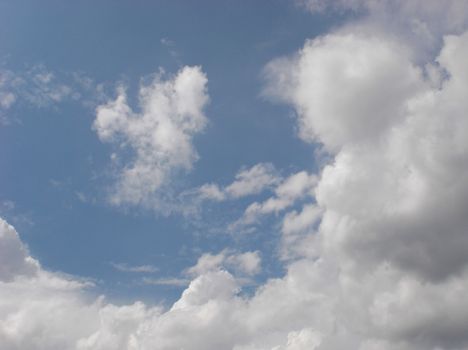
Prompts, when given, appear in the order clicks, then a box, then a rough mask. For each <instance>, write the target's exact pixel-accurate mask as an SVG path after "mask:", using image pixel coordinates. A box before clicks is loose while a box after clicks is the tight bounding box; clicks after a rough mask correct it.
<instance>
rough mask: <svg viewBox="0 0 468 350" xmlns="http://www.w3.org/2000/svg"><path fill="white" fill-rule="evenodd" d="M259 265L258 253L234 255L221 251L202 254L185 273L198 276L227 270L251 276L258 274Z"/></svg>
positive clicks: (227, 251)
mask: <svg viewBox="0 0 468 350" xmlns="http://www.w3.org/2000/svg"><path fill="white" fill-rule="evenodd" d="M260 265H261V258H260V253H259V252H258V251H254V252H245V253H234V252H231V251H229V250H223V251H222V252H220V253H219V254H210V253H205V254H203V255H202V256H201V257H200V258H199V259H198V261H197V263H196V264H195V265H194V266H192V267H190V268H189V269H187V273H188V274H190V275H193V276H198V275H202V274H205V273H207V272H210V271H217V270H220V269H224V268H227V269H229V270H231V271H233V272H234V273H236V274H241V275H246V276H253V275H255V274H257V273H259V272H260Z"/></svg>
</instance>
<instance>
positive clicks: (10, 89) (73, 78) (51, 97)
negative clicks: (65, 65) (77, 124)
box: [0, 64, 107, 125]
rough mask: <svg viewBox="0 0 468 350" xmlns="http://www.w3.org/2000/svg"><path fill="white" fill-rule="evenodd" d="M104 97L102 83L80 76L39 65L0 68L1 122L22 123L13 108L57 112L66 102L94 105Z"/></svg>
mask: <svg viewBox="0 0 468 350" xmlns="http://www.w3.org/2000/svg"><path fill="white" fill-rule="evenodd" d="M105 98H107V96H106V93H105V85H104V84H96V83H95V82H94V81H93V80H92V79H90V78H89V77H87V76H86V75H85V74H83V73H77V72H71V73H70V72H60V71H56V70H51V69H49V68H48V67H46V66H44V65H42V64H36V65H32V66H29V67H27V68H26V69H23V70H10V69H7V68H0V122H1V123H2V124H4V125H9V124H12V123H21V122H22V120H21V119H20V118H19V117H17V115H16V113H15V112H16V111H15V107H16V106H27V107H29V108H31V107H32V108H39V109H46V108H49V109H51V108H52V109H54V108H55V109H56V108H57V107H58V106H61V105H63V104H65V103H70V102H79V103H81V104H83V105H85V106H88V107H89V106H95V105H96V104H97V103H99V102H101V101H102V100H103V99H105Z"/></svg>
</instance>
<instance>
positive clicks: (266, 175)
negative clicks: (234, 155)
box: [197, 163, 281, 201]
mask: <svg viewBox="0 0 468 350" xmlns="http://www.w3.org/2000/svg"><path fill="white" fill-rule="evenodd" d="M280 180H281V177H280V176H279V174H278V172H277V171H276V169H275V168H274V166H273V165H272V164H270V163H259V164H256V165H254V166H252V167H251V168H249V169H243V170H240V171H239V172H238V173H237V174H236V176H235V180H234V181H233V182H232V183H231V184H229V185H227V186H226V187H224V188H220V187H219V186H218V185H217V184H213V183H209V184H204V185H203V186H200V187H199V188H198V189H197V194H198V196H199V197H200V198H201V199H210V200H214V201H223V200H226V199H237V198H241V197H245V196H249V195H254V194H259V193H261V192H263V191H264V190H266V189H268V188H271V187H273V186H275V185H276V184H277V183H278V182H280Z"/></svg>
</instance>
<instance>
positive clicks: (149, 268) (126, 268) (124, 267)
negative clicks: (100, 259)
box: [111, 263, 159, 273]
mask: <svg viewBox="0 0 468 350" xmlns="http://www.w3.org/2000/svg"><path fill="white" fill-rule="evenodd" d="M111 266H112V267H113V268H114V269H116V270H117V271H121V272H136V273H154V272H158V271H159V269H158V268H157V267H156V266H153V265H138V266H131V265H128V264H125V263H111Z"/></svg>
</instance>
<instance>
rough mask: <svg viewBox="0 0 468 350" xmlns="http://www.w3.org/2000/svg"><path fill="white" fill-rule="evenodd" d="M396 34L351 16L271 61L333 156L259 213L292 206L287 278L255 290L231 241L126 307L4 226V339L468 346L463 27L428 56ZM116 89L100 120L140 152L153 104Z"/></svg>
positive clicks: (108, 344) (285, 235) (54, 343)
mask: <svg viewBox="0 0 468 350" xmlns="http://www.w3.org/2000/svg"><path fill="white" fill-rule="evenodd" d="M369 3H370V2H369ZM376 3H379V2H376ZM409 3H411V4H415V3H418V2H417V1H414V2H413V1H410V2H409ZM427 3H428V4H431V3H432V2H427ZM460 3H463V2H460ZM395 4H397V5H398V4H399V6H400V7H402V8H404V7H405V5H404V4H403V3H402V2H401V3H400V2H395ZM450 4H451V3H450ZM428 6H429V5H428ZM402 11H403V10H402ZM444 14H445V12H441V16H443V15H444ZM434 15H435V14H434ZM368 23H369V22H366V21H365V20H364V21H363V22H360V23H359V25H361V26H362V25H369V24H368ZM397 34H398V33H397ZM397 34H395V35H383V36H382V35H381V33H379V32H376V33H374V34H371V31H362V30H361V28H359V26H358V27H353V26H347V27H346V30H344V29H340V30H338V31H337V32H334V33H331V34H329V35H326V36H323V37H320V38H316V39H314V40H311V41H308V42H306V44H305V46H304V48H303V49H302V50H300V51H299V52H298V53H297V54H296V55H295V56H294V57H292V58H286V59H282V60H280V61H278V60H276V61H274V62H273V63H271V64H270V65H269V66H268V68H267V74H268V75H269V77H270V80H269V81H268V84H269V86H268V88H267V91H268V93H269V94H270V95H273V96H274V97H275V98H278V99H280V100H281V101H284V102H286V103H289V104H290V105H291V106H292V107H293V108H294V109H295V111H296V113H297V123H298V130H299V135H300V137H301V138H302V139H303V140H304V141H306V142H314V143H316V144H319V145H322V146H323V147H324V149H325V150H326V151H327V152H328V153H329V155H330V162H329V163H328V164H326V165H325V166H324V167H323V169H321V171H320V174H318V175H313V174H308V173H306V172H298V173H297V174H293V175H291V176H290V177H289V178H287V179H284V180H282V181H281V182H279V183H278V184H276V185H275V186H276V187H274V188H275V189H274V195H273V196H272V197H271V198H269V199H267V200H265V201H263V202H259V203H257V204H256V205H254V206H253V207H252V208H255V209H250V211H252V212H253V213H255V215H266V214H269V213H284V216H283V217H282V225H281V231H282V232H281V234H282V239H283V243H282V244H284V246H285V249H289V250H288V251H287V253H288V254H292V255H293V257H294V259H291V260H289V261H288V262H287V264H286V265H285V269H286V272H285V274H284V276H283V277H280V278H271V279H269V280H268V281H267V282H266V283H264V284H263V285H261V286H260V287H259V288H257V290H256V291H255V292H254V294H253V295H252V296H248V295H245V294H244V293H243V291H242V280H241V279H240V278H239V277H238V275H237V273H236V271H235V269H234V268H235V267H240V268H241V270H242V271H243V273H245V274H248V273H256V271H258V266H259V263H260V260H259V256H258V255H257V254H258V253H255V252H248V253H237V252H232V251H229V250H226V251H222V252H221V253H218V254H205V255H203V256H202V257H201V258H200V259H199V261H198V262H197V264H196V265H195V266H194V267H192V268H191V269H189V270H188V271H189V272H192V276H193V277H192V278H193V280H192V281H190V282H189V284H188V286H187V288H186V289H185V290H184V292H183V293H182V295H181V297H180V299H179V300H178V301H177V302H175V303H174V304H173V305H172V306H171V307H170V308H169V309H167V310H165V309H162V308H159V307H149V306H146V305H145V304H143V303H139V302H137V303H135V304H132V305H126V306H118V305H114V304H112V303H109V302H106V301H105V299H103V298H98V299H97V300H96V299H94V298H92V297H91V295H90V293H89V291H87V290H86V284H83V282H80V281H77V280H75V279H73V278H66V277H64V276H61V275H58V274H56V273H50V272H47V271H45V270H44V269H42V268H41V267H40V265H39V263H38V262H37V261H35V260H34V259H32V258H31V257H30V256H29V253H28V252H27V249H26V248H25V247H24V245H23V244H22V243H21V241H20V240H19V238H18V235H17V234H16V232H15V230H14V229H13V228H12V227H11V226H9V225H8V224H6V223H5V222H3V221H2V222H1V223H2V224H1V225H0V253H2V254H0V257H1V259H2V260H1V263H2V266H4V268H3V269H0V320H1V321H0V343H1V344H2V347H3V348H5V349H7V350H10V349H26V350H27V349H81V350H84V349H109V348H112V349H132V350H133V349H139V350H145V349H158V350H159V349H160V350H175V349H194V350H198V349H205V350H215V349H216V350H219V349H235V350H267V349H268V350H271V349H275V350H284V349H286V350H299V349H300V350H303V349H304V350H305V349H316V350H338V349H344V348H346V349H359V350H377V349H378V350H427V349H443V350H461V349H468V336H467V332H466V325H467V324H468V307H467V303H466V301H465V297H466V295H467V293H468V256H467V254H466V251H467V250H468V238H467V237H468V235H467V227H468V219H467V216H466V213H467V211H468V199H467V198H468V178H467V176H468V175H467V174H468V171H467V170H468V137H467V136H468V135H467V130H468V118H467V117H466V111H467V110H468V105H467V104H468V100H467V99H466V96H467V93H468V68H467V65H466V57H467V55H468V49H467V48H468V32H467V33H456V34H452V35H448V36H445V37H444V38H441V40H442V41H441V42H442V43H443V44H442V47H441V50H440V51H439V53H438V54H437V55H436V58H435V59H431V60H429V61H426V62H424V63H421V62H420V61H419V58H418V59H416V56H415V55H414V52H413V51H414V48H408V47H407V46H406V41H405V40H400V37H399V36H398V35H397ZM349 52H351V53H352V54H349ZM198 74H201V73H200V71H198ZM179 75H180V73H179ZM179 75H178V76H179ZM434 77H436V78H434ZM175 80H176V79H175ZM173 81H174V80H170V82H172V83H171V84H173ZM166 83H167V82H166ZM166 83H164V82H160V81H158V82H156V83H155V84H153V85H157V86H158V88H160V89H163V90H164V87H165V86H166ZM169 85H170V84H169ZM201 85H204V84H201ZM150 90H151V89H150ZM151 91H152V90H151ZM164 91H165V90H164ZM202 91H203V89H202ZM202 94H203V93H202ZM149 95H151V96H153V93H151V94H149ZM122 96H124V95H122ZM156 96H158V99H159V98H163V97H164V98H168V99H169V100H170V98H169V97H167V96H166V95H164V94H162V96H163V97H161V96H160V95H158V94H156ZM170 96H172V95H171V94H170ZM120 97H121V96H119V98H120ZM119 98H118V99H117V100H116V101H113V102H110V103H109V104H108V105H105V106H103V107H101V108H102V110H101V112H102V111H104V112H105V113H104V114H102V118H101V120H100V124H99V125H98V124H95V127H96V130H98V133H99V135H100V137H101V138H102V139H103V140H105V141H109V142H115V143H116V144H118V145H121V144H128V145H129V146H131V147H135V149H134V151H136V153H137V158H136V159H135V160H134V161H135V162H137V161H138V160H139V158H138V156H139V155H138V148H137V146H135V145H134V143H135V144H137V143H136V141H134V140H133V139H132V138H131V136H129V135H130V134H127V133H128V131H127V127H128V124H131V122H133V121H134V120H133V118H136V119H137V120H138V122H137V123H136V124H132V125H134V126H135V128H136V129H137V130H140V128H143V127H145V128H149V127H148V126H147V125H146V124H145V123H143V122H142V124H140V118H141V119H142V120H144V118H145V117H144V116H145V114H144V113H145V112H144V111H145V108H143V109H142V110H143V112H141V113H138V114H137V115H136V116H135V112H133V111H132V110H131V109H130V107H129V106H128V104H127V103H126V101H125V96H124V97H122V98H121V99H120V100H119ZM158 99H157V100H158ZM158 101H159V100H158ZM142 106H145V105H144V104H143V105H142ZM156 106H158V108H159V106H160V105H159V102H158V103H157V104H156ZM158 110H159V109H158ZM169 110H171V109H169ZM197 110H198V109H197ZM164 116H165V117H167V118H169V119H171V118H170V117H169V116H168V115H164ZM170 116H172V114H170ZM148 118H149V117H148ZM158 118H159V117H158ZM158 118H156V119H158ZM189 119H190V118H189ZM202 119H203V118H202ZM158 120H159V119H158ZM171 123H172V119H171ZM150 125H152V124H151V123H150ZM99 128H101V129H99ZM130 129H132V128H130ZM154 129H156V130H158V127H154ZM132 130H133V129H132ZM153 131H154V130H153ZM138 132H139V131H138ZM137 134H138V135H140V134H139V133H137ZM145 136H146V135H145V134H143V141H142V142H143V143H144V142H146V141H144V138H145ZM182 136H183V135H182ZM118 138H121V140H122V141H116V140H117V139H118ZM187 140H190V138H188V139H187ZM189 144H190V143H189ZM144 147H146V144H145V146H144ZM148 147H150V148H151V147H152V144H150V146H148ZM187 149H191V148H187ZM143 153H144V152H143ZM188 154H189V155H193V153H191V152H188ZM158 159H159V158H158ZM164 159H165V158H164ZM181 159H185V160H188V161H187V164H192V162H193V159H194V158H193V157H191V156H189V157H182V158H181ZM135 164H137V163H135ZM135 164H134V163H132V164H131V165H130V166H129V167H130V168H129V169H131V167H133V166H135ZM177 164H179V163H177ZM185 164H186V163H184V162H181V163H180V164H179V165H180V167H182V168H184V166H185ZM179 165H178V166H179ZM164 169H166V168H164ZM240 180H243V179H240ZM156 188H157V186H156ZM249 188H255V186H253V187H249ZM211 190H212V191H213V193H218V192H219V193H222V194H224V193H225V192H224V190H221V189H219V188H218V190H219V191H218V192H217V191H216V188H215V189H213V188H212V189H211ZM137 193H138V191H137ZM235 193H243V192H242V191H240V192H238V191H237V190H236V191H235ZM220 196H221V195H220ZM299 200H302V201H303V202H300V204H301V205H302V207H301V208H300V209H298V208H297V207H295V208H292V206H293V203H295V204H294V205H297V203H298V201H299ZM288 208H289V210H290V211H289V212H287V210H288ZM247 211H248V210H247ZM247 211H246V212H247ZM3 251H5V253H6V254H4V252H3ZM245 254H248V255H245Z"/></svg>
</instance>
